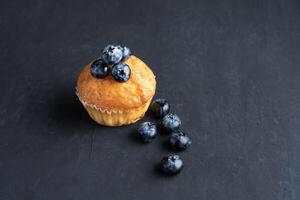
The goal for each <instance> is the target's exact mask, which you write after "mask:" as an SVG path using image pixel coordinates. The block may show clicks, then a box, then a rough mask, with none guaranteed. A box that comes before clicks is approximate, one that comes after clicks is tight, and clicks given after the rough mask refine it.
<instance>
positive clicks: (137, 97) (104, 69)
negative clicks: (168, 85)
mask: <svg viewBox="0 0 300 200" xmlns="http://www.w3.org/2000/svg"><path fill="white" fill-rule="evenodd" d="M109 46H110V47H111V48H110V49H109V48H107V47H106V48H105V49H104V50H103V52H102V55H101V58H99V59H97V60H95V61H92V62H91V63H89V64H87V65H86V66H85V67H84V68H83V70H82V71H81V73H80V75H79V78H78V81H77V86H76V94H77V96H78V97H79V100H80V101H81V103H82V104H83V106H84V108H85V109H86V110H87V112H88V114H89V115H90V117H91V118H92V119H93V120H94V121H96V122H97V123H99V124H101V125H105V126H122V125H127V124H131V123H134V122H136V121H137V120H139V119H141V118H142V117H143V116H144V114H145V112H146V111H147V109H148V107H149V105H150V102H151V100H152V97H153V96H154V94H155V89H156V80H155V76H154V74H153V72H152V71H151V69H150V68H149V67H148V66H147V65H146V64H145V63H144V62H143V61H142V60H140V59H139V58H138V57H136V56H134V55H131V52H130V50H129V49H128V48H127V47H121V46H113V45H109ZM109 46H108V47H109ZM116 49H117V50H116ZM118 49H119V50H120V51H119V50H118ZM120 52H122V53H120ZM120 57H121V58H120Z"/></svg>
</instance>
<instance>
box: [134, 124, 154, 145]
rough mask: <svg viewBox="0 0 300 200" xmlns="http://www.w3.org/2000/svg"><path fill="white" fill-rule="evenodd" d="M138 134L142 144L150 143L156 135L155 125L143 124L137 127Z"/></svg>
mask: <svg viewBox="0 0 300 200" xmlns="http://www.w3.org/2000/svg"><path fill="white" fill-rule="evenodd" d="M138 133H139V135H140V136H141V138H142V140H143V141H144V142H152V140H153V139H154V138H155V136H156V133H157V130H156V125H155V124H154V123H152V122H144V123H142V124H141V125H140V126H139V128H138Z"/></svg>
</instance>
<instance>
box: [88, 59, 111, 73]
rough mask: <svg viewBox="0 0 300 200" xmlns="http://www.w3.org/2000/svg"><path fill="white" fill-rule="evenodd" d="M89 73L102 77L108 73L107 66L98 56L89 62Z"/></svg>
mask: <svg viewBox="0 0 300 200" xmlns="http://www.w3.org/2000/svg"><path fill="white" fill-rule="evenodd" d="M90 71H91V74H92V75H93V76H94V77H96V78H104V77H106V76H107V75H108V73H109V67H108V65H107V64H106V63H104V62H103V60H101V59H100V58H99V59H97V60H95V61H94V62H93V63H92V64H91V69H90Z"/></svg>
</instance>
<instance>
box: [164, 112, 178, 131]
mask: <svg viewBox="0 0 300 200" xmlns="http://www.w3.org/2000/svg"><path fill="white" fill-rule="evenodd" d="M180 125H181V120H180V118H179V117H178V115H176V114H171V113H169V114H167V115H166V116H164V118H163V119H162V126H163V128H164V129H165V130H166V131H168V132H172V131H175V130H178V129H179V127H180Z"/></svg>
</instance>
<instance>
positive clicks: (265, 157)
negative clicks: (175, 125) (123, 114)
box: [0, 0, 300, 200]
mask: <svg viewBox="0 0 300 200" xmlns="http://www.w3.org/2000/svg"><path fill="white" fill-rule="evenodd" d="M109 43H123V44H126V45H127V46H129V47H130V48H131V49H132V50H133V52H134V53H135V54H136V55H137V56H139V57H140V58H141V59H143V60H144V61H145V62H146V63H147V64H148V65H149V66H150V67H151V68H152V69H153V71H154V72H155V74H156V75H157V83H158V84H157V86H158V88H157V94H156V96H157V97H165V98H167V99H168V100H169V101H170V103H171V106H172V110H173V112H176V113H177V114H179V115H180V117H181V118H182V121H183V128H182V129H183V130H184V131H185V132H187V133H188V134H189V135H190V136H191V138H192V140H193V145H192V147H191V148H190V149H189V150H187V151H186V152H181V153H180V155H181V156H182V158H183V159H184V162H185V167H184V170H183V171H182V173H181V174H179V175H178V176H175V177H165V176H162V175H161V174H160V173H158V172H157V171H156V170H155V166H156V165H157V163H158V162H159V161H160V159H161V157H162V156H164V155H167V154H170V153H172V151H170V150H169V149H168V148H167V147H166V146H165V145H164V143H165V140H166V136H165V135H160V136H159V137H158V138H157V139H156V140H155V141H154V142H153V143H152V144H147V145H145V144H142V143H140V142H139V141H138V140H137V139H136V137H135V136H134V130H135V129H136V127H137V125H138V123H137V124H134V125H131V126H127V127H121V128H105V127H101V126H99V125H97V124H96V123H94V122H93V121H92V120H91V119H90V118H89V117H88V115H87V113H86V112H85V110H84V109H83V107H82V106H81V104H80V102H79V101H78V99H77V98H76V96H75V94H74V87H75V83H76V79H77V76H78V74H79V72H80V70H81V69H82V67H83V66H84V65H85V64H86V63H88V62H89V61H91V60H92V59H94V58H95V57H97V56H99V53H100V49H101V48H103V47H104V46H105V45H106V44H109ZM0 63H1V68H0V92H1V97H0V132H1V133H0V199H1V200H11V199H18V200H19V199H28V200H37V199H38V200H44V199H49V200H50V199H51V200H53V199H64V200H66V199H74V200H77V199H78V200H79V199H82V200H87V199H125V200H126V199H128V200H135V199H137V200H140V199H170V200H175V199H207V200H215V199H218V200H220V199H224V200H228V199H230V200H241V199H243V200H248V199H249V200H254V199H255V200H256V199H259V200H277V199H278V200H286V199H288V200H292V199H293V200H298V199H300V160H299V155H300V133H299V130H300V122H299V121H300V3H299V1H297V0H294V1H284V0H281V1H280V0H269V1H260V0H257V1H238V0H236V1H209V0H208V1H194V2H187V1H176V2H175V1H172V0H169V1H138V0H136V1H121V0H120V1H115V0H109V1H81V2H79V1H38V0H36V1H33V0H29V1H15V0H10V1H1V3H0ZM144 120H145V119H144Z"/></svg>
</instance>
